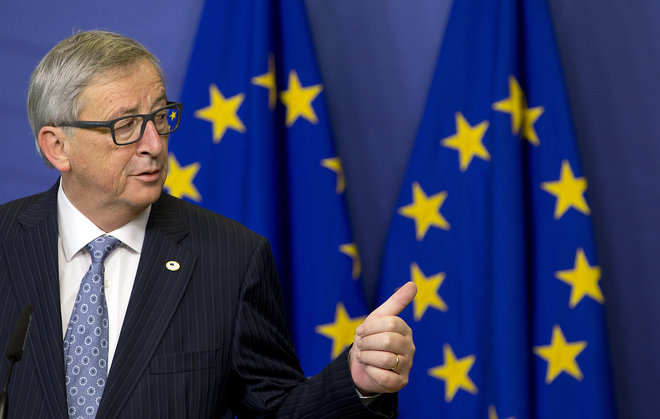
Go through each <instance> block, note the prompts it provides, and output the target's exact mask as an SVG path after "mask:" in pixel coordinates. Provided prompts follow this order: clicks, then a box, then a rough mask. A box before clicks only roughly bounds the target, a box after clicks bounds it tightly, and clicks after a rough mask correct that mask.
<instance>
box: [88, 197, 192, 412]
mask: <svg viewBox="0 0 660 419" xmlns="http://www.w3.org/2000/svg"><path fill="white" fill-rule="evenodd" d="M185 225H186V224H185V223H184V222H183V220H181V218H180V215H179V213H178V211H177V210H176V203H175V201H174V200H173V199H172V198H171V197H169V196H163V197H161V199H160V200H159V201H158V202H157V203H155V204H154V205H153V206H152V209H151V214H150V216H149V222H148V224H147V231H146V235H145V240H144V244H143V246H142V253H141V255H140V263H139V265H138V271H137V275H136V277H135V283H134V285H133V291H132V293H131V298H130V302H129V305H128V309H127V311H126V316H125V319H124V324H123V325H122V329H121V333H120V336H119V342H118V343H117V351H116V352H115V357H114V360H113V362H112V368H111V370H110V372H109V375H108V383H107V386H106V388H105V390H104V393H103V398H102V399H101V406H100V407H99V412H98V416H97V417H99V418H101V417H115V416H117V415H118V413H119V412H120V411H121V409H122V407H123V406H124V404H125V403H126V400H127V399H128V397H129V396H130V394H131V392H132V391H133V390H134V388H135V386H136V385H137V383H138V380H139V379H140V377H141V376H142V374H143V373H144V370H145V369H146V368H147V366H148V364H149V362H150V360H151V358H152V356H153V354H154V352H155V351H156V348H157V347H158V345H159V343H160V341H161V338H162V336H163V334H164V333H165V331H166V330H167V327H168V326H169V323H170V320H171V318H172V316H174V313H175V311H176V309H177V307H178V305H179V303H180V301H181V299H182V298H183V294H184V292H185V290H186V288H187V286H188V282H189V280H190V276H191V273H192V271H193V267H194V265H195V260H196V259H195V256H194V255H192V254H191V253H190V252H188V251H187V250H186V249H184V248H183V247H181V246H180V244H179V242H180V241H181V239H183V237H185V236H186V235H187V234H188V230H187V228H186V227H184V226H185ZM168 262H176V263H169V264H168ZM177 264H178V265H177Z"/></svg>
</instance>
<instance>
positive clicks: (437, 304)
mask: <svg viewBox="0 0 660 419" xmlns="http://www.w3.org/2000/svg"><path fill="white" fill-rule="evenodd" d="M410 278H411V279H412V281H413V282H414V283H415V284H416V285H417V295H416V296H415V299H414V300H413V312H414V317H415V320H417V321H419V320H420V319H421V318H422V317H423V316H424V313H426V309H428V308H429V307H433V308H437V309H438V310H440V311H447V310H449V307H447V304H445V302H444V301H443V300H442V298H440V296H439V295H438V289H439V288H440V286H441V285H442V282H443V281H444V280H445V273H444V272H440V273H437V274H435V275H433V276H429V277H426V276H424V272H422V270H421V269H420V268H419V266H418V265H417V264H416V263H415V262H413V263H411V264H410Z"/></svg>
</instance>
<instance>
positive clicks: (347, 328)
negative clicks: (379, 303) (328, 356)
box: [316, 303, 366, 359]
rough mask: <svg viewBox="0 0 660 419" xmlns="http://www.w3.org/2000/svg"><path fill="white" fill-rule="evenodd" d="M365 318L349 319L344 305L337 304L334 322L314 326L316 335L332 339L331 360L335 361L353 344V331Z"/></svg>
mask: <svg viewBox="0 0 660 419" xmlns="http://www.w3.org/2000/svg"><path fill="white" fill-rule="evenodd" d="M365 318H366V316H362V317H356V318H354V319H351V318H350V317H349V316H348V313H347V312H346V308H345V307H344V304H342V303H337V308H336V310H335V322H334V323H327V324H322V325H319V326H316V333H318V334H320V335H323V336H325V337H328V338H330V339H332V359H335V358H336V357H337V355H339V354H340V353H341V352H342V351H343V350H344V348H346V347H347V346H348V345H350V344H351V343H353V339H354V338H355V329H357V327H358V326H359V325H360V324H361V323H362V322H363V321H364V319H365Z"/></svg>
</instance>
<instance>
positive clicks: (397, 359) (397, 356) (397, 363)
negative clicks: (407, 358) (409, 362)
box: [390, 354, 399, 372]
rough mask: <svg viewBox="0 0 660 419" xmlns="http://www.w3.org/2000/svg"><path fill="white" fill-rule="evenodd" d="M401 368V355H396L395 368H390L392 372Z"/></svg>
mask: <svg viewBox="0 0 660 419" xmlns="http://www.w3.org/2000/svg"><path fill="white" fill-rule="evenodd" d="M398 366H399V354H396V362H395V363H394V366H393V367H392V368H390V369H391V370H392V371H394V372H396V369H397V367H398Z"/></svg>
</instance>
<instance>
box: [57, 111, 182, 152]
mask: <svg viewBox="0 0 660 419" xmlns="http://www.w3.org/2000/svg"><path fill="white" fill-rule="evenodd" d="M181 109H183V104H182V103H179V102H167V105H166V106H164V107H162V108H160V109H157V110H155V111H154V112H152V113H146V114H138V115H127V116H122V117H121V118H116V119H112V120H110V121H72V122H64V123H61V124H58V126H60V127H74V128H109V129H110V133H111V134H112V141H114V143H115V144H117V145H128V144H133V143H135V142H137V141H139V140H140V138H142V135H143V134H144V130H145V129H146V128H147V122H149V121H151V122H153V123H154V126H155V127H156V132H158V134H159V135H167V134H171V133H173V132H174V131H176V129H177V128H179V122H181Z"/></svg>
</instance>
